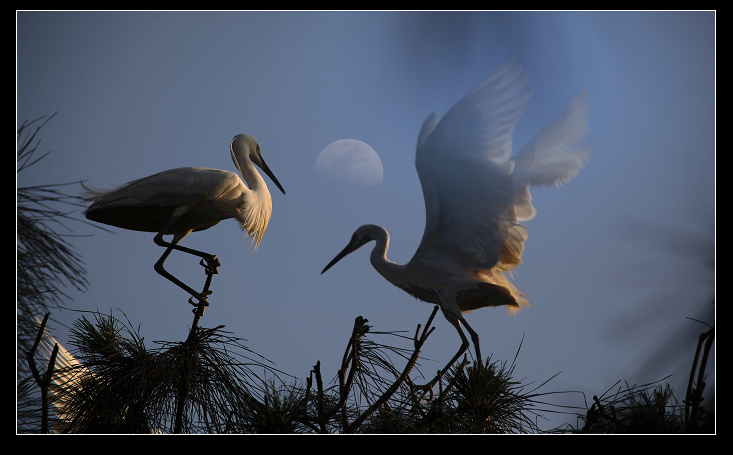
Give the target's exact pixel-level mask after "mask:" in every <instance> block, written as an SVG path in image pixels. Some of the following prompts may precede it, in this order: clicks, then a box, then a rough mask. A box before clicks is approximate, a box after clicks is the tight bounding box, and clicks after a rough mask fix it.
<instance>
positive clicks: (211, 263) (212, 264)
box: [199, 256, 221, 275]
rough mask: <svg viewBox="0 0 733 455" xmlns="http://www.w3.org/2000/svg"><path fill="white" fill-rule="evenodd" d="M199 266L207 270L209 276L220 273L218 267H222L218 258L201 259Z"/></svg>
mask: <svg viewBox="0 0 733 455" xmlns="http://www.w3.org/2000/svg"><path fill="white" fill-rule="evenodd" d="M199 264H201V266H202V267H203V268H204V269H205V271H206V274H207V275H215V274H217V273H219V271H218V270H217V267H219V266H220V265H221V262H219V259H217V258H216V256H209V257H207V258H206V259H201V262H199Z"/></svg>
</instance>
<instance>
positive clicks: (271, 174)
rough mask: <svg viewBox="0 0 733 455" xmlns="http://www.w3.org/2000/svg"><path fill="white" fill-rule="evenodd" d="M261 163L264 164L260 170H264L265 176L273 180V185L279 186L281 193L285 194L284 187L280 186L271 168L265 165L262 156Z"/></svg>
mask: <svg viewBox="0 0 733 455" xmlns="http://www.w3.org/2000/svg"><path fill="white" fill-rule="evenodd" d="M260 161H261V162H262V166H260V168H262V170H263V171H265V174H267V176H268V177H270V179H272V181H273V183H275V185H277V187H278V188H280V191H282V192H283V194H285V190H284V189H283V187H282V185H280V182H278V181H277V178H275V174H273V173H272V171H271V170H270V168H269V167H267V164H266V163H265V160H264V158H262V156H260Z"/></svg>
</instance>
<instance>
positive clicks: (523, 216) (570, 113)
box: [512, 90, 590, 220]
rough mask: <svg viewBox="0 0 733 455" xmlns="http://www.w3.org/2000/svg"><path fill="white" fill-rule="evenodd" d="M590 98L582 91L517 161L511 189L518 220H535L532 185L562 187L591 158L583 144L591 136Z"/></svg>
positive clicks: (527, 146) (534, 139) (524, 150)
mask: <svg viewBox="0 0 733 455" xmlns="http://www.w3.org/2000/svg"><path fill="white" fill-rule="evenodd" d="M587 116H588V95H587V93H586V92H585V91H584V90H583V91H581V92H580V93H579V94H578V95H577V96H576V97H575V99H574V100H573V101H572V102H571V103H570V105H569V106H568V107H567V108H565V110H564V111H563V112H562V113H560V114H559V115H558V116H557V117H555V119H554V120H553V121H552V122H551V123H550V124H548V125H547V126H546V127H545V128H543V129H542V131H540V132H539V133H538V134H537V135H536V136H535V137H534V138H533V139H532V140H531V141H530V142H529V143H528V144H527V145H526V146H525V147H524V148H523V149H522V150H521V151H520V152H519V153H517V156H516V157H515V158H514V172H513V174H512V185H513V187H514V194H515V200H514V203H515V209H516V213H517V218H519V219H520V220H528V219H531V218H532V217H534V215H535V209H534V207H532V198H531V196H530V194H529V186H530V185H555V186H560V185H562V184H563V183H565V182H567V181H568V180H570V179H572V178H573V177H575V175H576V174H577V173H578V171H580V168H581V167H583V165H584V164H585V163H586V162H587V161H588V159H589V158H590V149H589V148H588V147H586V146H584V145H582V144H581V143H580V141H581V140H582V139H583V138H584V137H585V136H586V134H587V133H588V120H587Z"/></svg>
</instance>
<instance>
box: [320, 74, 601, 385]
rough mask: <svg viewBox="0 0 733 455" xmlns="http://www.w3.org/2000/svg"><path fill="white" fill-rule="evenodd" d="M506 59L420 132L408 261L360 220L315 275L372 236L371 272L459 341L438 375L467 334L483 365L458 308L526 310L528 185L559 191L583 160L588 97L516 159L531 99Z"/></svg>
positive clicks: (581, 98)
mask: <svg viewBox="0 0 733 455" xmlns="http://www.w3.org/2000/svg"><path fill="white" fill-rule="evenodd" d="M520 74H521V68H520V67H515V66H514V64H513V63H509V64H507V65H505V66H503V67H502V68H500V69H499V70H497V71H496V72H495V73H494V74H492V75H491V76H489V77H488V78H486V79H485V80H483V81H482V82H481V83H479V84H478V85H477V86H476V87H475V88H474V89H473V90H471V91H470V92H468V94H466V95H465V96H464V97H463V98H462V99H461V100H460V101H459V102H458V103H457V104H456V105H455V106H453V107H452V108H451V109H450V110H449V111H448V113H447V114H446V115H445V116H444V117H443V118H442V119H441V120H440V121H438V117H437V116H436V115H435V114H434V113H433V114H431V115H430V116H428V118H427V119H426V120H425V122H424V123H423V125H422V128H421V130H420V133H419V135H418V140H417V153H416V157H415V166H416V168H417V172H418V175H419V177H420V183H421V184H422V190H423V196H424V198H425V210H426V218H427V219H426V223H425V231H424V234H423V237H422V241H421V242H420V245H419V247H418V249H417V251H416V253H415V255H414V256H413V257H412V259H411V260H410V262H408V263H407V264H404V265H402V264H397V263H394V262H392V261H390V260H388V259H387V256H386V254H387V249H388V248H389V234H388V233H387V230H386V229H384V228H383V227H381V226H376V225H373V224H367V225H364V226H361V227H360V228H358V229H357V230H356V232H354V235H353V236H352V238H351V241H350V242H349V244H348V245H347V246H346V248H344V249H343V251H341V252H340V253H339V254H338V255H337V256H336V257H335V258H334V259H333V260H332V261H331V262H330V263H329V264H328V265H327V266H326V267H325V268H324V269H323V271H322V272H321V273H324V272H325V271H326V270H328V269H329V268H331V266H333V265H334V264H335V263H336V262H338V261H339V260H341V259H342V258H344V257H345V256H346V255H348V254H350V253H352V252H354V251H355V250H357V249H358V248H360V247H362V246H363V245H365V244H367V243H369V242H370V241H372V240H374V241H375V242H376V245H375V247H374V249H373V250H372V252H371V256H370V259H371V263H372V266H374V268H375V269H376V270H377V271H378V272H379V273H380V274H381V275H382V276H383V277H384V278H386V279H387V281H389V282H390V283H392V284H394V285H395V286H397V287H399V288H400V289H402V290H404V291H405V292H407V293H408V294H410V295H412V296H414V297H415V298H417V299H420V300H423V301H425V302H430V303H435V304H438V305H439V306H440V308H441V310H442V312H443V315H444V316H445V318H446V319H447V320H448V321H449V322H450V323H451V324H452V325H453V326H454V327H455V328H456V330H457V331H458V334H459V335H460V337H461V341H462V344H461V348H460V349H459V351H458V353H457V354H456V355H455V356H454V357H453V359H452V360H451V361H450V362H449V363H448V365H446V367H445V368H444V369H443V370H442V372H445V371H446V370H447V369H448V368H449V367H450V366H451V365H452V364H453V363H454V362H455V361H456V360H457V359H458V358H459V357H460V356H461V355H462V354H463V353H464V352H465V351H466V350H467V349H468V346H469V342H468V339H467V338H466V335H465V334H464V333H463V330H462V329H461V326H465V327H466V329H467V330H468V332H469V333H470V335H471V340H472V342H473V345H474V348H475V350H476V357H477V358H476V360H477V361H478V362H481V361H482V360H483V359H482V357H481V350H480V346H479V336H478V333H477V332H476V331H475V330H474V329H473V328H471V326H470V325H469V324H468V323H467V322H466V320H465V318H464V317H463V314H462V313H463V312H469V311H471V310H476V309H479V308H484V307H490V306H492V307H493V306H502V305H505V306H507V307H508V308H509V310H510V311H515V310H518V309H520V308H521V307H523V306H526V305H527V304H528V301H527V299H526V296H525V295H524V294H523V293H522V292H520V291H519V290H518V289H517V288H516V287H515V286H514V285H513V284H512V283H511V282H510V281H509V278H510V275H511V271H512V270H514V269H515V268H516V267H517V266H518V265H519V264H520V263H521V262H522V252H523V250H524V242H525V240H527V228H526V227H525V226H524V225H522V224H520V223H519V222H520V221H526V220H529V219H531V218H533V217H534V215H535V213H536V212H535V209H534V207H533V206H532V203H531V196H530V193H529V187H530V186H532V185H555V186H560V185H561V184H563V183H565V182H566V181H567V180H568V179H570V178H572V177H574V176H575V175H576V174H577V173H578V171H579V170H580V168H581V167H582V166H583V165H584V164H585V163H586V161H587V160H588V158H589V156H590V150H589V149H588V148H586V147H584V146H583V145H582V144H580V141H581V139H582V138H583V136H585V134H586V133H587V130H588V124H587V118H586V117H587V95H586V93H585V91H582V92H580V93H579V94H578V95H577V96H576V98H575V99H574V100H573V101H572V102H571V104H570V105H569V106H568V107H567V108H566V109H565V111H563V112H562V113H561V114H559V115H558V116H557V117H556V118H555V119H554V120H553V121H552V122H551V123H550V124H549V125H547V126H546V127H545V128H544V129H543V130H542V131H541V132H540V133H538V134H537V136H535V137H534V139H532V140H531V141H530V142H529V143H528V144H527V145H526V146H525V147H524V148H523V149H522V150H521V151H520V152H519V153H518V154H517V155H516V156H515V157H513V158H512V157H511V154H512V134H513V132H514V127H515V125H516V123H517V121H518V120H519V117H520V116H521V115H522V113H524V111H525V109H526V107H527V102H528V100H529V97H530V93H527V92H524V91H523V90H524V87H525V85H526V83H527V78H526V77H520Z"/></svg>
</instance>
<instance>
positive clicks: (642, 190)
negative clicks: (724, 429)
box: [17, 12, 715, 404]
mask: <svg viewBox="0 0 733 455" xmlns="http://www.w3.org/2000/svg"><path fill="white" fill-rule="evenodd" d="M512 58H516V60H517V62H518V63H519V64H521V65H523V67H524V70H525V72H526V74H528V75H529V78H530V79H529V84H528V86H527V87H528V89H529V90H531V91H532V92H533V97H532V99H531V100H530V104H529V108H528V109H527V111H526V113H525V114H524V115H523V117H522V118H521V119H520V121H519V124H518V126H517V128H516V130H515V135H514V144H515V149H516V150H518V149H519V148H521V147H522V146H523V145H524V144H525V143H526V142H527V141H529V140H530V139H531V138H532V136H533V135H534V134H535V133H537V132H538V131H539V130H540V129H541V128H542V127H543V126H544V125H545V124H546V123H547V122H549V121H550V120H551V119H552V118H553V116H554V115H556V114H557V113H559V112H560V111H561V110H562V109H564V108H565V106H566V105H567V104H568V103H569V102H570V101H571V100H572V98H573V97H574V95H575V94H576V93H577V92H578V91H580V90H581V89H582V88H585V89H587V91H588V95H589V100H590V101H589V103H590V111H591V117H590V129H591V133H590V136H589V139H588V143H589V144H590V146H591V148H592V157H591V160H590V162H589V164H588V165H587V166H586V168H585V169H583V170H582V171H581V172H580V174H579V175H578V177H577V178H576V179H575V180H574V181H572V182H571V183H569V184H568V185H566V186H564V187H563V188H561V189H559V190H556V189H535V190H533V197H534V205H535V207H536V208H537V211H538V214H537V217H536V218H535V219H533V220H531V221H529V222H527V223H526V225H527V228H528V230H529V240H528V241H527V243H526V244H525V246H526V250H525V253H524V257H523V258H524V264H522V265H521V266H520V267H519V268H518V269H517V270H516V271H515V275H514V276H515V284H516V285H517V287H518V288H519V289H520V290H522V291H523V292H524V293H526V294H527V295H528V296H529V299H530V301H531V306H530V308H529V309H527V310H525V311H523V312H521V313H519V314H518V315H516V316H508V315H507V314H506V312H505V311H504V310H503V309H500V308H499V309H484V310H479V311H476V312H474V313H471V314H469V315H468V316H467V318H468V320H469V322H470V324H471V326H472V327H474V328H475V329H477V331H478V332H479V333H480V335H481V339H482V351H483V353H484V354H488V353H493V358H494V359H508V360H510V361H511V359H512V358H513V357H514V354H515V352H516V350H517V348H518V346H519V343H520V341H521V339H522V337H523V336H524V344H523V345H522V350H521V353H520V355H519V358H518V360H517V368H516V370H515V373H516V375H517V377H518V378H526V380H527V381H534V382H535V383H540V382H542V381H544V380H545V379H547V378H549V377H550V376H552V375H554V374H556V373H558V372H560V371H562V374H561V375H560V376H558V377H557V378H556V379H554V380H553V381H552V382H551V383H550V385H548V386H546V389H547V390H582V391H584V392H585V393H586V394H587V395H588V396H592V395H593V394H600V393H603V392H604V391H605V390H606V389H607V388H608V387H610V386H611V385H612V384H613V383H614V382H616V381H617V380H619V379H621V380H627V381H628V382H629V383H642V382H645V381H648V380H654V379H660V378H661V377H663V376H665V375H666V374H667V370H669V368H667V367H666V366H665V367H664V368H662V370H663V371H662V372H660V371H656V370H655V369H653V368H652V369H649V368H642V366H644V365H646V366H649V365H652V366H654V365H655V364H656V363H655V361H656V360H662V357H660V355H659V352H665V353H670V352H671V353H673V354H674V355H673V357H676V358H682V359H684V365H683V367H682V368H681V369H679V370H675V373H678V374H676V376H675V380H680V381H682V382H677V383H675V386H676V387H677V388H678V389H679V390H678V397H679V398H680V399H681V398H682V395H683V390H682V385H681V384H683V383H684V381H685V380H686V378H685V377H684V376H685V375H686V374H687V368H688V365H689V363H690V362H691V360H692V355H693V352H694V344H692V342H689V343H687V342H684V343H683V342H677V343H673V344H668V342H669V339H670V337H672V338H673V339H676V340H680V339H681V337H682V335H680V336H677V334H683V333H686V334H691V335H694V336H696V335H697V333H699V332H700V331H701V330H702V327H701V326H700V325H696V323H694V322H691V321H689V320H686V319H685V317H698V318H700V317H702V316H701V315H700V314H701V313H700V312H701V311H703V310H707V311H708V316H710V313H711V307H712V305H710V304H709V302H710V301H711V300H712V299H713V298H714V263H713V257H714V256H713V255H714V219H715V211H714V207H715V202H714V201H715V199H714V198H715V181H714V178H715V14H714V13H713V12H588V13H586V12H481V13H438V12H435V13H407V12H405V13H393V12H286V13H281V12H211V13H187V12H19V13H18V14H17V119H18V122H22V121H24V120H26V119H35V118H37V117H39V116H42V115H50V114H53V113H54V112H58V114H57V115H56V117H55V118H54V119H53V120H52V121H51V122H50V123H49V124H48V125H47V126H45V127H44V128H43V130H42V133H41V136H42V145H41V149H42V150H52V151H53V153H52V154H51V155H50V156H48V157H47V158H45V159H44V160H43V161H42V162H41V163H40V164H38V165H37V166H35V167H34V168H32V169H31V170H29V171H28V172H25V173H22V174H21V175H20V176H19V180H18V185H19V186H26V185H35V184H50V183H65V182H73V181H79V180H85V181H87V182H88V183H89V184H91V185H94V186H96V187H102V188H107V187H112V186H116V185H118V184H121V183H124V182H126V181H128V180H130V179H134V178H138V177H142V176H145V175H149V174H152V173H155V172H159V171H161V170H165V169H170V168H175V167H180V166H203V167H211V168H219V169H227V170H232V171H234V170H235V169H234V167H233V165H232V163H231V160H230V157H229V151H228V145H229V141H230V140H231V138H232V137H233V136H234V135H236V134H238V133H249V134H252V135H253V136H254V137H255V138H257V139H258V141H259V143H260V146H261V148H262V152H263V155H264V156H265V159H266V160H267V163H268V165H269V167H270V168H271V169H272V171H273V172H274V173H275V175H276V176H277V178H278V180H279V181H280V182H281V183H282V185H283V187H284V188H285V190H286V191H287V195H282V194H281V193H279V192H276V191H272V194H273V205H274V210H273V216H272V219H271V222H270V227H269V229H268V231H267V233H266V234H265V236H264V239H263V241H262V244H261V245H260V247H259V249H258V251H257V253H256V254H255V255H254V256H253V255H252V253H251V250H250V245H249V241H248V240H246V239H243V235H242V233H241V232H240V231H239V229H238V227H237V225H236V224H235V222H234V221H231V222H223V223H221V224H219V225H218V226H216V227H214V228H212V229H211V230H209V231H206V232H202V233H197V234H193V235H191V236H190V237H189V238H187V239H186V240H185V241H184V242H185V244H186V245H187V246H190V247H192V248H197V249H201V250H204V251H209V252H212V253H215V254H217V255H218V256H219V258H220V260H221V263H222V267H221V268H220V274H219V275H217V276H216V277H215V278H214V283H213V286H212V289H213V290H214V294H213V295H212V297H211V298H210V301H211V302H212V306H211V307H210V308H209V309H208V310H207V312H206V315H205V317H204V319H203V321H202V322H203V324H204V325H205V326H209V327H214V326H216V325H219V324H225V325H226V327H227V330H230V331H231V332H233V333H234V334H235V335H237V336H240V337H243V338H245V339H247V340H248V342H247V343H248V346H249V347H250V348H251V349H252V350H254V351H255V352H258V353H260V354H262V355H264V356H265V357H267V358H269V359H271V360H273V361H274V362H276V366H277V367H278V368H280V369H282V370H284V371H286V372H288V373H290V374H293V375H295V376H298V377H300V378H304V377H306V376H307V374H308V371H309V370H310V369H311V368H312V366H313V365H314V364H315V363H316V362H317V361H318V360H320V361H321V365H322V367H321V368H322V371H324V373H325V374H326V376H327V377H329V376H334V375H335V374H336V369H337V367H338V362H339V361H340V359H341V356H342V354H343V349H344V346H345V343H346V342H347V340H348V338H349V335H350V333H351V328H352V324H353V320H354V318H355V317H356V316H358V315H362V316H364V317H366V318H367V319H369V321H370V324H372V325H373V326H374V327H375V330H381V331H397V330H407V331H413V330H414V329H415V326H416V325H417V324H418V323H423V324H424V322H425V320H426V319H427V317H428V315H429V313H430V311H431V309H432V307H431V305H428V304H424V303H420V302H417V301H415V300H414V299H412V298H411V297H409V296H408V295H407V294H405V293H404V292H402V291H400V290H399V289H397V288H395V287H394V286H392V285H390V284H389V283H388V282H386V281H385V280H384V279H383V278H382V277H381V276H379V275H378V274H377V272H376V271H374V270H373V269H372V268H371V265H370V264H369V260H368V251H366V250H364V251H359V252H358V253H355V254H353V255H351V256H349V257H348V258H347V259H345V260H343V261H341V263H339V264H338V266H336V267H334V268H333V269H332V270H330V271H329V272H328V273H327V274H325V275H323V276H321V275H320V271H321V270H322V269H323V267H324V266H325V265H326V264H327V263H328V262H329V261H330V260H331V258H332V257H333V256H334V255H335V254H336V253H337V252H339V251H340V250H341V249H342V248H343V247H344V246H345V245H346V242H347V241H348V240H349V238H350V236H351V234H352V232H353V230H354V229H355V228H357V227H358V226H360V225H362V224H365V223H376V224H380V225H382V226H384V227H386V228H387V229H388V230H389V232H390V235H391V239H392V241H391V248H390V251H389V255H388V256H389V258H390V259H391V260H393V261H395V262H399V263H403V262H406V261H408V260H409V259H410V258H411V257H412V254H413V253H414V251H415V249H416V248H417V245H418V243H419V241H420V238H421V236H422V232H423V228H424V206H423V198H422V194H421V188H420V183H419V180H418V178H417V173H416V171H415V168H414V154H415V144H416V140H417V134H418V132H419V128H420V126H421V125H422V122H423V120H424V119H425V117H427V115H428V114H430V113H431V112H433V111H435V112H436V113H437V114H438V115H439V116H442V115H443V114H445V112H446V111H447V110H448V109H449V108H450V107H451V106H452V105H453V104H454V103H455V102H456V101H458V100H459V99H460V98H461V97H462V96H463V95H464V94H465V93H466V92H467V91H468V90H470V89H471V88H472V87H473V86H474V85H475V84H476V83H478V82H479V81H480V80H481V79H483V78H484V77H486V76H487V75H489V74H490V73H491V72H493V71H494V70H495V69H497V68H499V67H500V66H501V65H502V64H504V63H505V62H507V61H508V60H510V59H512ZM344 138H353V139H358V140H361V141H364V142H366V143H367V144H369V145H370V146H372V147H373V148H374V150H375V151H376V152H377V153H378V154H379V156H380V158H381V160H382V164H383V167H384V179H383V181H382V183H381V184H379V185H376V186H363V185H355V184H349V183H345V182H343V181H338V180H335V179H328V178H323V176H322V174H319V173H318V172H317V171H316V169H315V162H316V158H317V157H318V155H319V153H320V152H321V150H323V149H324V148H325V147H326V146H327V145H328V144H330V143H332V142H333V141H336V140H338V139H344ZM268 184H269V185H270V188H271V190H272V189H273V188H274V186H273V185H272V184H271V182H270V181H269V180H268ZM76 228H77V233H80V234H81V233H86V234H93V235H92V236H89V237H80V238H76V239H74V244H75V246H76V248H77V250H78V251H79V252H80V254H82V255H83V256H84V261H85V263H86V267H87V270H88V272H89V275H88V279H89V282H90V287H89V290H88V292H86V293H84V294H80V293H74V292H70V293H71V295H72V297H73V299H74V300H73V302H72V303H71V305H72V306H74V307H75V308H80V309H87V310H96V309H99V310H100V311H103V312H109V311H110V309H116V308H119V309H120V310H122V311H124V312H125V314H126V315H127V317H129V319H130V320H131V321H133V323H134V324H135V325H137V324H140V326H141V332H142V334H143V335H144V336H145V338H146V340H151V341H152V340H180V339H183V338H184V337H185V336H186V333H187V330H188V328H187V327H188V325H189V324H190V323H191V313H190V310H189V305H188V304H187V303H186V299H187V296H186V295H185V293H184V292H183V291H181V290H179V289H178V288H176V287H175V286H174V285H172V284H171V283H169V282H167V281H166V280H165V279H163V278H162V277H160V276H158V275H157V274H156V273H155V272H154V270H153V264H154V263H155V261H156V260H157V258H158V257H159V256H160V254H161V253H162V251H161V249H160V248H159V247H157V246H156V245H155V244H154V243H153V239H152V236H151V235H149V234H146V233H138V232H126V231H121V230H119V229H113V230H114V231H115V232H116V233H114V234H112V233H108V232H104V231H99V230H95V229H92V228H89V227H86V226H82V225H78V226H76ZM168 266H169V268H170V270H171V271H172V272H173V273H174V274H176V275H177V276H179V277H181V278H182V279H183V280H184V281H186V282H189V283H197V282H199V281H201V283H203V274H202V273H201V270H200V267H199V266H198V265H197V261H196V260H194V259H192V258H189V257H185V256H181V255H178V256H176V255H175V254H174V255H173V256H172V257H171V258H170V259H169V262H168ZM115 311H116V310H115ZM118 315H119V313H118ZM74 317H76V315H75V314H73V313H71V312H64V313H63V314H62V315H61V318H62V319H65V320H68V321H71V320H72V319H73V318H74ZM436 326H437V330H436V332H435V333H434V334H433V335H432V336H431V340H430V343H428V346H427V349H426V350H425V352H424V354H425V356H427V357H429V358H430V359H432V360H434V362H432V363H434V368H433V367H432V366H431V365H432V363H430V362H428V364H427V367H426V370H427V371H432V370H437V369H438V368H440V367H441V366H442V365H443V363H444V362H445V361H446V360H447V359H448V358H450V357H451V356H452V355H453V353H454V352H455V350H456V349H457V348H458V346H459V344H460V343H459V339H458V336H457V335H456V333H455V330H454V329H453V328H452V327H451V326H450V325H449V324H448V323H447V322H446V321H444V320H443V319H439V320H436ZM55 335H57V337H58V338H59V340H60V341H61V342H62V343H63V342H64V341H65V340H66V334H64V333H63V332H60V333H56V334H55ZM67 347H68V346H67ZM660 349H661V351H660ZM665 365H666V364H665ZM711 382H712V381H711ZM573 400H574V401H573V403H574V404H578V403H579V401H578V400H581V398H579V397H577V396H576V397H575V398H574V399H573ZM571 401H572V400H571ZM580 402H581V403H582V401H580Z"/></svg>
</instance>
